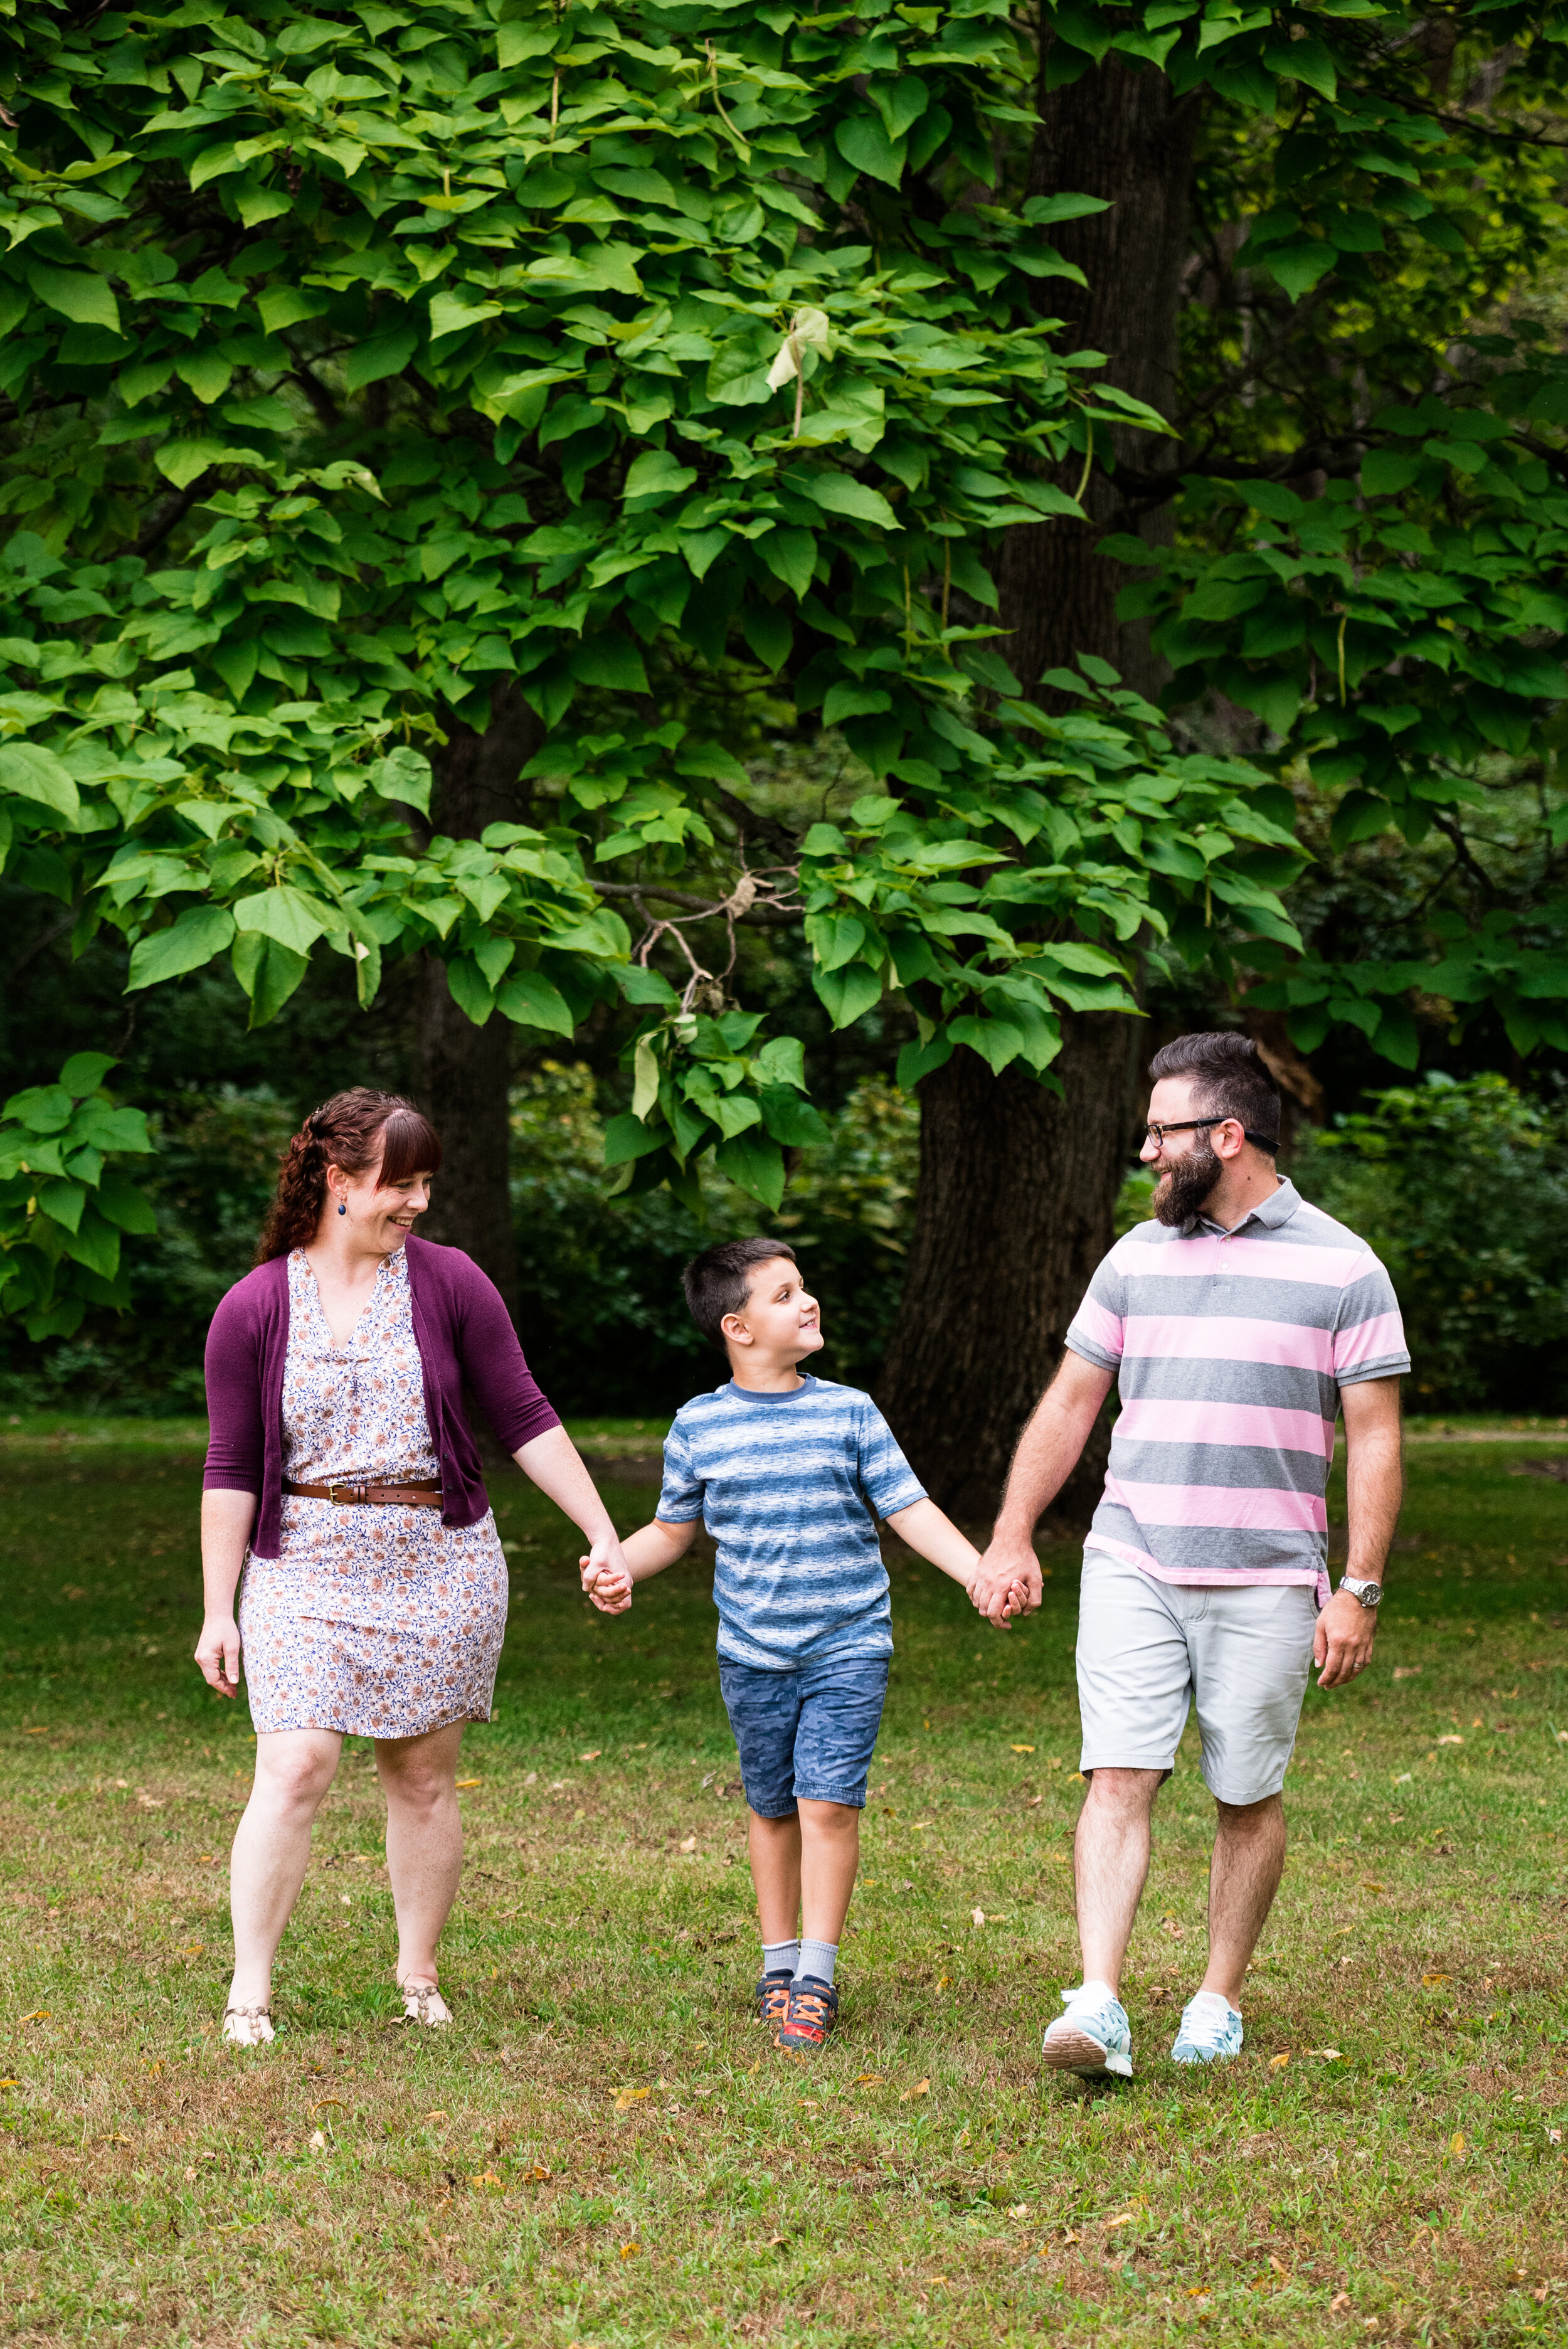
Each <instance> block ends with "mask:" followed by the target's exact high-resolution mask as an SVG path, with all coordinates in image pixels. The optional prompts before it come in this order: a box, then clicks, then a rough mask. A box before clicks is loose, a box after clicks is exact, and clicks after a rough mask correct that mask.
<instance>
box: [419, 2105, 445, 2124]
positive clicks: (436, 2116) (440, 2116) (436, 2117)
mask: <svg viewBox="0 0 1568 2349" xmlns="http://www.w3.org/2000/svg"><path fill="white" fill-rule="evenodd" d="M448 2117H449V2116H448V2115H447V2114H446V2113H445V2112H444V2111H443V2110H442V2108H441V2106H439V2105H438V2106H437V2107H436V2109H435V2111H434V2112H433V2113H427V2114H426V2115H425V2118H426V2119H427V2120H428V2121H444V2120H446V2119H447V2118H448Z"/></svg>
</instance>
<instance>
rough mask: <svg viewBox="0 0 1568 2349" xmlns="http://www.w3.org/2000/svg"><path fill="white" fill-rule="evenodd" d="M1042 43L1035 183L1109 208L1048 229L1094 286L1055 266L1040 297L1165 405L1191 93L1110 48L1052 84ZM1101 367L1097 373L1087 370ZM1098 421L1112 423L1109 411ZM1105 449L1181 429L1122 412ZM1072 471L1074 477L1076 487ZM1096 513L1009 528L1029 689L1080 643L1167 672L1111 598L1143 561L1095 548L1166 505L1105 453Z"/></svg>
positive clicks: (1021, 670) (1157, 674)
mask: <svg viewBox="0 0 1568 2349" xmlns="http://www.w3.org/2000/svg"><path fill="white" fill-rule="evenodd" d="M1048 55H1049V46H1048V44H1047V47H1046V48H1045V49H1044V50H1043V51H1042V55H1041V61H1040V87H1039V94H1038V106H1039V114H1040V128H1039V129H1038V131H1037V134H1036V138H1035V144H1034V152H1033V155H1032V157H1031V160H1030V168H1029V184H1028V193H1029V194H1030V195H1031V196H1055V195H1064V194H1076V195H1085V196H1099V197H1101V198H1103V199H1105V200H1106V201H1107V202H1109V205H1110V210H1109V212H1095V213H1092V214H1090V215H1089V216H1088V218H1086V219H1084V220H1076V221H1064V222H1062V223H1061V225H1060V226H1059V227H1057V228H1053V229H1052V230H1050V231H1049V234H1050V237H1051V240H1052V242H1053V243H1055V244H1056V246H1057V251H1058V252H1059V253H1060V254H1061V255H1062V257H1063V259H1064V260H1066V261H1071V262H1075V263H1076V264H1077V265H1078V268H1080V269H1081V270H1082V271H1083V273H1084V275H1085V276H1086V277H1087V278H1088V289H1087V291H1086V290H1084V289H1082V288H1080V287H1078V286H1075V285H1072V284H1071V283H1070V282H1068V281H1067V280H1064V279H1062V278H1058V277H1052V278H1047V279H1046V280H1045V281H1044V282H1043V285H1042V288H1041V299H1042V300H1043V301H1045V302H1048V304H1049V306H1050V309H1051V313H1052V315H1053V316H1060V317H1062V318H1063V319H1064V320H1065V321H1066V332H1065V334H1064V337H1063V339H1064V343H1067V342H1070V343H1073V344H1076V345H1078V346H1079V347H1082V348H1085V349H1088V350H1094V351H1103V352H1104V353H1105V354H1106V357H1107V360H1108V362H1109V363H1108V365H1107V367H1106V369H1105V374H1104V378H1103V380H1104V381H1106V382H1108V383H1111V384H1114V385H1115V386H1116V388H1118V390H1120V391H1127V392H1130V393H1131V394H1132V395H1133V396H1134V398H1138V399H1142V400H1147V402H1148V403H1149V405H1150V407H1151V408H1155V409H1159V410H1160V412H1161V415H1162V416H1166V417H1170V416H1171V415H1172V413H1173V411H1174V409H1175V403H1176V367H1177V313H1178V308H1179V305H1180V300H1181V268H1182V264H1183V261H1184V260H1185V257H1186V252H1187V191H1188V189H1189V186H1190V184H1191V176H1192V141H1193V135H1194V132H1195V130H1196V128H1197V106H1198V101H1197V99H1196V98H1195V97H1193V98H1177V97H1176V96H1175V95H1174V93H1173V91H1172V90H1171V84H1170V83H1169V81H1168V80H1167V79H1166V78H1165V76H1164V75H1163V74H1162V73H1161V72H1159V71H1157V69H1156V68H1155V67H1152V66H1136V65H1133V64H1132V63H1130V60H1128V59H1127V58H1125V57H1116V56H1114V55H1113V56H1109V57H1107V58H1106V59H1105V61H1104V63H1103V64H1102V65H1100V66H1099V67H1095V68H1093V69H1092V70H1091V71H1090V72H1088V73H1087V74H1085V75H1084V76H1083V78H1082V79H1081V80H1078V81H1076V82H1072V83H1070V84H1069V85H1068V88H1065V89H1057V90H1050V91H1047V89H1046V87H1045V67H1046V59H1047V57H1048ZM1091 380H1092V378H1091ZM1097 429H1098V430H1099V432H1100V433H1101V434H1102V435H1103V434H1104V431H1105V427H1103V426H1099V427H1098V428H1097ZM1110 441H1111V449H1110V450H1109V452H1107V451H1106V450H1105V448H1104V442H1103V439H1102V440H1101V442H1100V450H1101V454H1102V455H1104V454H1106V453H1110V454H1112V455H1114V456H1115V457H1117V458H1119V460H1121V462H1122V463H1123V464H1130V465H1139V466H1145V467H1148V466H1155V465H1161V464H1168V463H1170V462H1171V444H1170V443H1169V442H1168V441H1162V440H1161V439H1159V438H1158V437H1157V436H1156V435H1154V434H1153V433H1150V432H1138V431H1134V430H1131V429H1128V428H1125V427H1119V428H1118V429H1116V430H1114V431H1113V432H1112V433H1111V434H1110ZM1073 470H1074V479H1073V480H1072V481H1065V477H1064V485H1065V486H1067V487H1068V488H1070V489H1076V488H1077V486H1078V481H1077V471H1078V470H1079V469H1078V468H1075V469H1073ZM1084 504H1085V507H1086V509H1087V511H1088V515H1089V521H1088V523H1087V524H1085V523H1073V522H1048V523H1038V524H1037V525H1034V526H1030V525H1023V526H1021V527H1019V528H1018V529H1016V530H1011V531H1009V532H1008V533H1007V535H1006V539H1005V540H1004V542H1003V555H1002V564H1001V576H1000V579H999V582H998V585H999V588H1000V592H1001V597H1002V616H1003V620H1004V622H1005V624H1006V626H1008V627H1010V628H1011V629H1012V630H1013V632H1014V633H1013V634H1012V636H1010V637H1009V638H1007V639H1006V640H1005V641H1004V645H1003V647H1002V648H1003V650H1005V651H1006V654H1007V657H1008V659H1009V660H1010V662H1011V664H1012V666H1013V667H1014V668H1015V669H1016V671H1017V673H1018V676H1019V677H1020V678H1022V680H1023V683H1024V688H1025V690H1026V691H1028V690H1029V689H1030V688H1033V687H1034V685H1035V684H1036V683H1037V680H1038V678H1039V677H1040V674H1041V672H1042V670H1044V669H1047V668H1056V667H1066V666H1067V665H1068V663H1069V662H1070V661H1071V659H1072V657H1073V656H1074V655H1075V654H1076V653H1080V652H1088V653H1098V654H1099V657H1100V658H1101V659H1102V660H1108V661H1109V662H1110V664H1111V666H1112V667H1114V668H1118V669H1119V670H1120V671H1121V674H1122V676H1123V677H1124V678H1126V680H1127V682H1128V683H1129V684H1130V685H1131V686H1133V687H1134V688H1136V689H1137V690H1138V691H1139V692H1140V693H1150V692H1152V691H1153V690H1154V689H1155V688H1157V687H1158V686H1159V685H1160V684H1161V682H1162V681H1163V680H1162V676H1161V669H1160V667H1159V664H1157V663H1156V661H1155V660H1154V657H1153V656H1152V654H1151V652H1150V647H1149V631H1148V628H1147V626H1145V625H1144V624H1143V623H1142V622H1141V621H1130V622H1123V621H1120V620H1119V619H1118V618H1117V616H1116V598H1117V595H1118V594H1119V591H1120V589H1121V587H1122V585H1124V584H1125V582H1126V581H1127V580H1128V579H1129V578H1130V577H1131V576H1132V575H1133V574H1131V573H1130V572H1129V571H1127V570H1126V569H1124V568H1123V567H1122V565H1120V564H1114V563H1108V562H1106V561H1105V560H1104V558H1103V557H1102V556H1099V555H1097V554H1095V551H1094V550H1095V546H1096V544H1097V543H1098V542H1099V540H1100V539H1101V538H1103V537H1104V536H1106V534H1107V533H1109V532H1111V531H1130V532H1133V533H1136V534H1137V535H1139V536H1140V537H1145V538H1147V539H1149V541H1150V543H1151V544H1158V543H1164V542H1165V541H1166V540H1168V539H1169V536H1170V533H1171V521H1170V509H1169V507H1168V506H1160V507H1158V508H1155V509H1154V510H1152V511H1151V512H1140V511H1139V510H1138V509H1137V508H1135V507H1133V506H1131V505H1130V504H1129V503H1128V502H1126V501H1125V500H1124V499H1123V498H1122V497H1121V496H1120V495H1119V492H1117V489H1116V486H1115V482H1114V480H1108V479H1107V477H1106V475H1105V474H1104V473H1103V472H1101V471H1099V469H1098V468H1097V469H1096V470H1095V471H1094V472H1093V473H1092V475H1091V476H1090V480H1089V483H1088V490H1087V492H1086V494H1085V497H1084Z"/></svg>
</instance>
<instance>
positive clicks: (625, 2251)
mask: <svg viewBox="0 0 1568 2349" xmlns="http://www.w3.org/2000/svg"><path fill="white" fill-rule="evenodd" d="M642 2248H643V2247H642V2245H641V2243H623V2244H622V2246H621V2257H622V2258H623V2259H624V2260H631V2259H635V2257H636V2255H637V2253H638V2252H639V2251H641V2250H642Z"/></svg>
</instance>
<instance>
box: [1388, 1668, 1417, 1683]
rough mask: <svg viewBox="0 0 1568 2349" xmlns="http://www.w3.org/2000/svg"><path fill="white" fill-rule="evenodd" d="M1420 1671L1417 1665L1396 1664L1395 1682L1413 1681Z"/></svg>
mask: <svg viewBox="0 0 1568 2349" xmlns="http://www.w3.org/2000/svg"><path fill="white" fill-rule="evenodd" d="M1420 1669H1421V1667H1420V1665H1419V1664H1396V1665H1395V1667H1394V1678H1395V1679H1396V1680H1397V1681H1413V1680H1414V1679H1415V1677H1416V1674H1417V1673H1418V1671H1420Z"/></svg>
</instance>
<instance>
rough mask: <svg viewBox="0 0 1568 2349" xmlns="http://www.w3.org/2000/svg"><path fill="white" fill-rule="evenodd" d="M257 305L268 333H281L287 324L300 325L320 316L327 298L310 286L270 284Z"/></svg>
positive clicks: (325, 305)
mask: <svg viewBox="0 0 1568 2349" xmlns="http://www.w3.org/2000/svg"><path fill="white" fill-rule="evenodd" d="M256 307H257V309H258V310H259V311H260V313H261V318H262V324H263V326H264V327H265V328H266V330H267V332H268V334H269V335H281V334H282V333H283V332H284V328H285V327H287V326H300V325H302V324H303V323H304V320H305V319H306V318H319V317H320V316H321V315H322V313H323V311H324V310H325V308H326V307H327V298H326V295H325V294H319V293H317V292H315V289H314V288H312V287H308V286H304V285H269V286H268V288H267V290H266V292H265V293H264V294H263V295H262V296H261V298H260V300H259V301H258V302H257V304H256Z"/></svg>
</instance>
